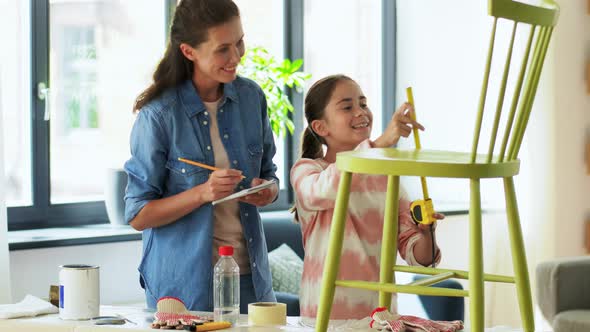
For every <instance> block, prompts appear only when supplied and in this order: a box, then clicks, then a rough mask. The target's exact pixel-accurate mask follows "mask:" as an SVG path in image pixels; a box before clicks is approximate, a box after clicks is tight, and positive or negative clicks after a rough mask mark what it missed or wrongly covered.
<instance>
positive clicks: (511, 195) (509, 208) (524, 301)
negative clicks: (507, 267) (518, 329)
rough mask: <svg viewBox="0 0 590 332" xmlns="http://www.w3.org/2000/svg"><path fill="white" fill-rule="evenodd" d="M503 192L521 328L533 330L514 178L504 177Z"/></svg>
mask: <svg viewBox="0 0 590 332" xmlns="http://www.w3.org/2000/svg"><path fill="white" fill-rule="evenodd" d="M504 192H505V194H506V213H507V217H508V232H509V235H510V249H511V252H512V264H513V269H514V279H515V281H516V291H517V294H518V305H519V307H520V318H521V320H522V326H523V330H524V331H527V332H529V331H530V332H532V331H534V330H535V321H534V316H533V301H532V298H531V285H530V283H529V272H528V267H527V261H526V253H525V249H524V241H523V238H522V230H521V226H520V217H519V215H518V205H517V203H516V193H515V191H514V179H513V178H512V177H509V178H504Z"/></svg>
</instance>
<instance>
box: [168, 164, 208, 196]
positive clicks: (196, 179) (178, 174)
mask: <svg viewBox="0 0 590 332" xmlns="http://www.w3.org/2000/svg"><path fill="white" fill-rule="evenodd" d="M191 160H195V159H191ZM195 161H197V162H200V163H204V162H203V161H198V160H195ZM166 168H167V169H168V171H169V172H168V173H169V176H168V190H169V191H170V192H171V193H172V194H178V193H180V192H183V191H185V190H188V189H191V188H192V187H194V186H198V185H200V184H202V183H204V182H206V181H207V179H208V178H209V170H207V169H204V168H202V167H199V166H194V165H191V164H187V163H185V162H182V161H180V160H176V159H171V160H168V162H167V163H166Z"/></svg>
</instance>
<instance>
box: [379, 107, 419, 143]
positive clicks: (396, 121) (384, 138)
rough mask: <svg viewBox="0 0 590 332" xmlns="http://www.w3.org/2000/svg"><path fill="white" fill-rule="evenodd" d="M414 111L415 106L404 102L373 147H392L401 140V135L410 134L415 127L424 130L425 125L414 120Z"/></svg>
mask: <svg viewBox="0 0 590 332" xmlns="http://www.w3.org/2000/svg"><path fill="white" fill-rule="evenodd" d="M413 113H414V107H413V106H412V105H411V104H410V103H404V104H402V105H401V106H400V107H399V108H398V109H397V111H395V113H394V114H393V116H392V117H391V121H390V122H389V124H388V125H387V128H386V129H385V131H383V134H382V135H381V136H379V138H377V139H376V140H375V141H374V142H373V147H375V148H387V147H391V146H392V145H395V144H396V143H397V142H398V141H399V139H400V137H401V136H403V137H408V136H410V133H412V129H413V128H414V127H417V128H418V129H420V130H424V127H423V126H422V125H421V124H420V123H418V122H416V121H414V120H412V116H411V114H413Z"/></svg>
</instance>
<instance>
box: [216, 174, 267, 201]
mask: <svg viewBox="0 0 590 332" xmlns="http://www.w3.org/2000/svg"><path fill="white" fill-rule="evenodd" d="M275 183H276V181H274V180H271V181H265V182H263V183H261V184H259V185H257V186H254V187H251V188H247V189H244V190H241V191H238V192H237V193H233V194H231V195H229V196H226V197H224V198H221V199H218V200H216V201H213V202H212V203H211V204H212V205H217V204H219V203H223V202H226V201H231V200H232V199H236V198H240V197H244V196H246V195H250V194H254V193H257V192H259V191H261V190H263V189H266V188H268V187H270V186H272V185H273V184H275Z"/></svg>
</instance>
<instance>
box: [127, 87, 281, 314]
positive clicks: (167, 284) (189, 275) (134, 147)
mask: <svg viewBox="0 0 590 332" xmlns="http://www.w3.org/2000/svg"><path fill="white" fill-rule="evenodd" d="M217 121H218V126H219V134H220V137H221V139H222V141H223V146H224V147H225V150H226V151H227V154H228V157H229V160H230V161H231V164H232V167H233V168H236V169H239V170H241V171H242V174H243V175H244V176H245V177H246V178H245V179H244V180H242V182H240V183H239V185H238V188H239V189H243V188H246V187H249V186H250V182H251V181H252V179H253V178H255V177H259V178H263V179H274V180H276V181H277V183H278V179H277V177H276V175H275V172H276V166H275V165H274V164H273V161H272V158H273V156H274V154H275V151H276V148H275V145H274V139H273V135H272V132H271V129H270V125H269V120H268V116H267V108H266V99H265V96H264V93H263V92H262V89H261V88H260V87H259V86H258V85H257V84H256V83H254V82H253V81H251V80H248V79H245V78H242V77H238V78H237V79H236V80H234V81H233V82H231V83H228V84H224V87H223V97H222V98H221V100H220V102H219V106H218V111H217ZM209 126H210V119H209V114H208V112H207V110H206V108H205V105H204V104H203V102H202V100H201V98H200V97H199V95H198V94H197V93H196V90H195V88H194V86H193V84H192V81H191V80H187V81H186V82H184V83H182V84H180V85H178V86H176V87H174V88H171V89H168V90H166V91H165V92H164V93H163V94H162V95H161V96H159V97H158V98H156V99H154V100H152V101H150V102H149V103H148V104H147V105H145V106H144V107H142V108H141V110H140V112H139V113H138V116H137V119H136V120H135V124H134V126H133V130H132V132H131V158H130V159H129V160H128V161H127V162H126V163H125V171H126V172H127V174H128V179H129V180H128V184H127V191H126V194H125V220H126V221H127V222H128V223H129V222H130V221H131V220H133V218H135V216H136V215H137V214H138V213H139V211H140V210H141V209H142V208H143V207H144V206H145V204H147V203H148V202H149V201H151V200H154V199H160V198H165V197H169V196H173V195H176V194H178V193H181V192H183V191H186V190H188V189H190V188H192V187H194V186H197V185H200V184H202V183H204V182H206V181H207V179H208V177H209V174H210V173H211V171H209V170H206V169H204V168H200V167H197V166H192V165H189V164H185V163H183V162H180V161H178V158H179V157H182V158H186V159H190V160H194V161H198V162H201V163H204V164H208V165H214V164H215V159H214V156H213V148H212V146H211V135H210V133H209ZM239 206H240V221H241V223H242V228H243V233H244V237H245V240H246V243H247V246H248V253H249V257H250V266H251V270H252V281H253V284H254V291H255V294H256V298H257V300H258V301H276V300H275V295H274V292H273V290H272V281H271V275H270V269H269V265H268V257H267V248H266V242H265V238H264V232H263V229H262V223H261V221H260V215H259V213H258V209H257V208H256V207H255V206H253V205H250V204H246V203H241V202H240V204H239ZM212 242H213V208H212V205H211V203H207V204H204V205H202V206H201V207H199V208H197V209H195V210H194V211H192V212H190V213H189V214H187V215H185V216H184V217H182V218H180V219H178V220H176V221H175V222H172V223H170V224H168V225H165V226H162V227H157V228H149V229H146V230H144V231H143V257H142V260H141V263H140V265H139V273H140V276H141V279H142V280H141V281H142V286H144V288H145V291H146V298H147V303H148V307H150V308H155V306H156V302H157V300H158V299H159V298H160V297H163V296H174V297H178V298H180V299H181V300H182V301H183V302H184V303H185V305H186V307H187V308H188V309H189V310H204V311H212V309H213V293H212V290H213V268H212V267H213V263H215V262H212V259H211V258H212V252H211V251H212V248H213V243H212Z"/></svg>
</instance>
